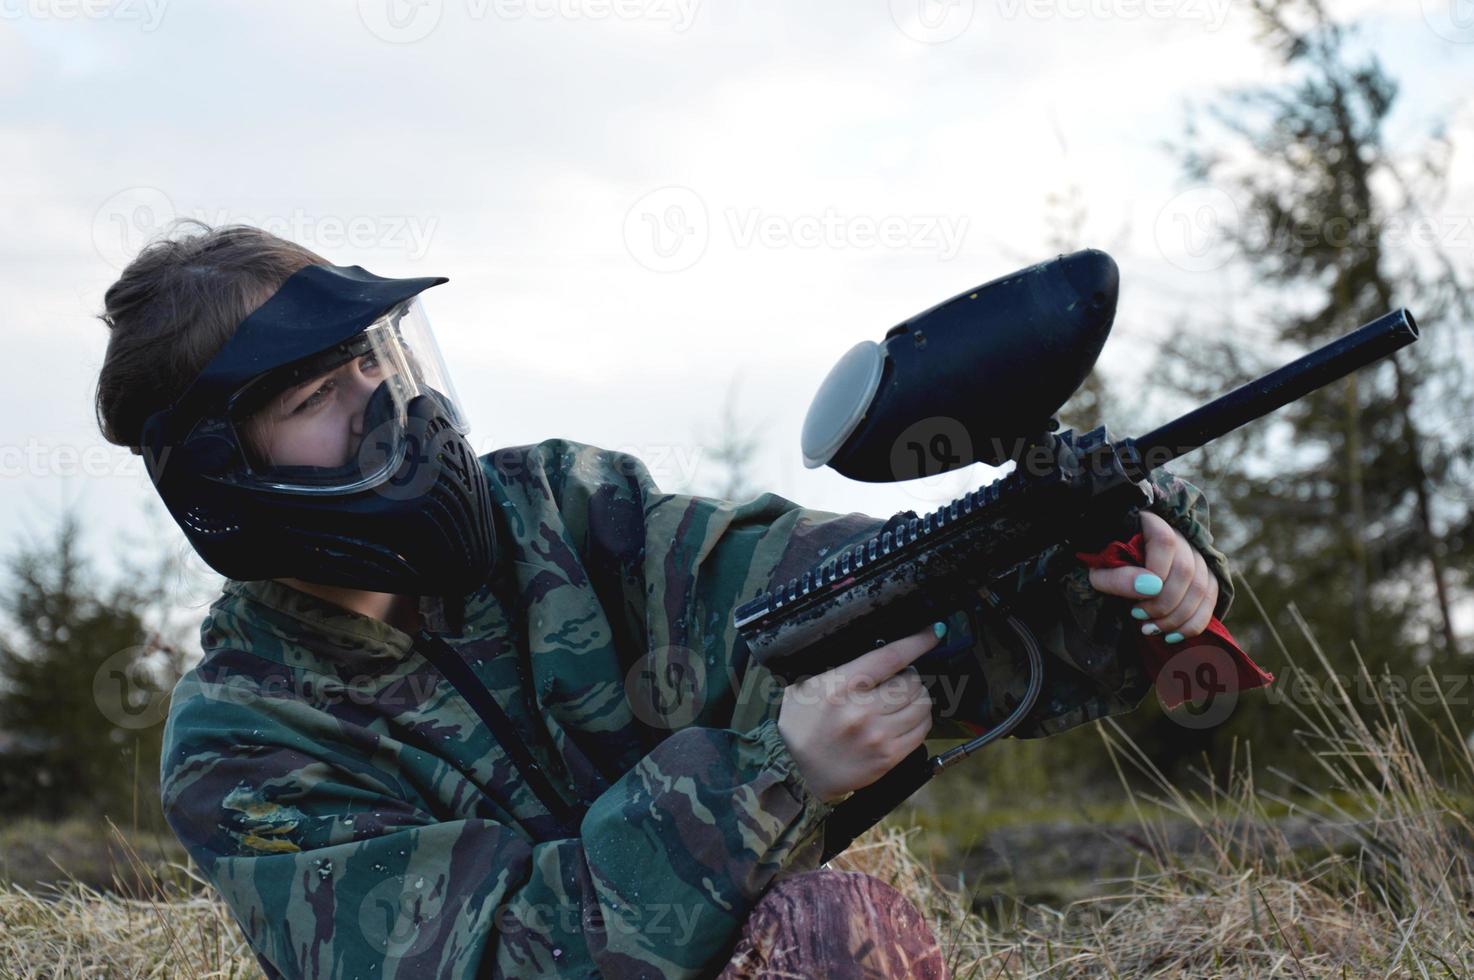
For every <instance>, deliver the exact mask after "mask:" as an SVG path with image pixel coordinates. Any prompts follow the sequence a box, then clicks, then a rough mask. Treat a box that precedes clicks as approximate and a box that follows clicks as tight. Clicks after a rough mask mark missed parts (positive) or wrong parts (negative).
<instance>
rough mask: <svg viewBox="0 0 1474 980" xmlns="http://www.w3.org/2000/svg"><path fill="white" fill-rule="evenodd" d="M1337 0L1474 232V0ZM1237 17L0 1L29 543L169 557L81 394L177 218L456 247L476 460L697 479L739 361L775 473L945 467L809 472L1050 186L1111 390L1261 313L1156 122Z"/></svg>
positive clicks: (702, 482) (136, 483)
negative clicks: (620, 453)
mask: <svg viewBox="0 0 1474 980" xmlns="http://www.w3.org/2000/svg"><path fill="white" fill-rule="evenodd" d="M1331 6H1332V9H1333V10H1339V11H1343V12H1345V13H1347V14H1356V15H1359V16H1362V17H1363V18H1364V19H1365V25H1366V27H1365V30H1366V37H1367V38H1368V41H1369V43H1371V44H1373V45H1374V46H1375V48H1376V50H1377V53H1378V55H1379V56H1380V57H1381V58H1382V60H1383V62H1384V64H1385V66H1386V67H1387V69H1388V70H1389V72H1390V73H1391V74H1392V75H1393V76H1394V77H1396V78H1397V79H1398V80H1399V81H1400V82H1401V83H1402V85H1403V96H1402V100H1401V103H1400V108H1399V112H1398V115H1397V116H1396V117H1395V118H1394V120H1393V126H1392V129H1391V135H1392V138H1393V140H1394V141H1398V140H1407V141H1409V145H1412V144H1414V143H1416V142H1418V141H1419V140H1420V139H1421V136H1422V134H1423V133H1425V132H1426V130H1427V128H1428V125H1429V121H1430V120H1432V119H1434V118H1437V117H1449V118H1451V119H1453V120H1454V122H1455V127H1456V128H1455V135H1456V137H1458V138H1461V139H1462V140H1463V144H1462V145H1463V150H1462V152H1461V155H1460V156H1459V157H1458V158H1457V159H1456V161H1455V173H1454V184H1455V188H1456V193H1455V195H1454V197H1453V199H1452V200H1451V201H1450V202H1449V205H1448V211H1447V212H1446V215H1445V216H1444V217H1447V218H1448V220H1449V221H1450V222H1453V221H1455V220H1456V219H1457V218H1458V216H1460V215H1462V216H1463V220H1464V221H1465V222H1467V221H1468V220H1469V215H1471V214H1474V206H1471V198H1474V160H1471V154H1470V147H1474V142H1471V141H1470V140H1469V139H1468V138H1469V137H1470V136H1471V135H1474V132H1471V131H1474V101H1471V100H1474V5H1471V0H1396V2H1392V0H1387V2H1381V0H1354V2H1348V3H1339V4H1336V3H1333V4H1332V5H1331ZM1252 35H1253V23H1252V19H1251V17H1250V11H1249V9H1248V5H1247V4H1246V3H1245V2H1243V0H948V2H941V0H890V2H887V0H863V2H855V0H848V2H840V0H821V2H808V3H802V4H798V3H780V2H778V0H767V2H750V0H726V2H720V3H719V2H718V0H416V2H405V0H362V2H358V3H354V2H348V0H335V2H317V3H302V2H300V0H273V2H266V0H251V2H243V0H242V2H219V0H217V2H212V3H195V4H184V3H169V2H168V0H136V2H134V0H124V2H115V3H107V2H103V0H0V106H3V111H0V161H3V163H0V166H3V177H4V179H3V180H0V218H3V222H0V227H3V229H4V233H3V239H0V252H3V264H0V285H3V295H4V298H5V304H6V309H7V311H8V322H7V327H6V337H7V338H8V339H9V340H10V341H11V342H12V348H11V349H10V351H9V352H8V357H6V358H5V359H4V362H3V370H4V372H5V385H4V391H3V395H0V398H3V400H4V401H3V407H4V411H3V412H0V465H3V476H4V479H0V536H3V540H4V542H5V544H6V551H7V553H8V552H10V551H13V550H14V547H15V546H16V545H17V544H18V543H19V542H20V541H22V540H24V535H25V533H26V531H25V529H26V528H38V529H39V530H40V531H42V532H45V531H47V530H49V529H50V527H51V526H52V523H53V522H54V520H55V519H56V517H57V515H59V514H60V512H61V511H62V509H63V508H64V507H67V506H75V507H77V508H78V509H80V511H81V512H82V513H83V514H84V515H85V517H86V519H87V539H86V543H87V546H88V548H89V550H90V551H91V552H92V553H93V554H95V555H97V556H98V557H99V558H100V559H102V560H103V561H104V562H105V563H111V562H112V560H113V558H114V557H115V556H116V555H117V554H118V553H120V552H121V551H123V550H124V549H127V548H136V547H138V546H139V545H140V544H141V543H142V540H143V539H141V538H140V537H139V536H141V535H149V534H152V537H151V538H150V539H148V541H149V543H147V544H142V546H144V547H157V548H159V549H161V550H162V549H172V550H174V551H176V552H177V551H179V550H181V549H183V548H184V545H183V541H184V539H183V536H182V534H180V533H179V532H178V531H177V529H176V528H175V527H174V526H173V525H172V523H168V522H167V519H166V518H162V517H161V515H162V513H163V512H162V508H161V507H160V506H158V505H156V504H155V503H154V496H153V490H152V488H151V487H150V486H149V484H148V480H147V477H146V476H145V474H144V473H143V470H142V467H141V465H139V461H138V460H137V458H136V457H133V456H131V455H129V454H128V453H127V452H126V451H123V450H115V449H112V448H111V447H107V448H104V447H106V443H104V442H103V441H102V439H101V437H100V436H99V434H98V433H97V431H96V426H95V424H94V422H93V415H92V402H91V398H92V394H93V387H94V385H95V381H96V376H97V371H98V368H99V366H100V364H101V360H102V354H103V350H104V346H105V343H106V330H105V328H104V327H103V326H102V325H101V324H100V323H99V322H98V321H96V320H94V319H92V317H93V315H94V314H95V313H96V312H98V310H99V309H100V307H101V301H102V295H103V292H104V290H105V289H106V287H107V286H108V284H109V283H110V282H112V280H113V279H114V278H115V277H116V274H117V272H118V271H119V270H120V269H121V267H122V265H123V264H125V263H126V261H127V260H128V259H129V258H130V257H131V256H132V254H133V253H135V252H136V251H137V249H138V248H139V246H141V245H142V244H143V242H144V241H146V240H147V238H148V237H149V235H151V234H153V233H154V232H156V231H158V230H159V229H160V228H161V227H162V226H163V225H164V224H165V223H166V221H167V220H168V219H169V218H171V217H174V216H194V217H199V218H203V219H205V220H207V221H210V222H211V223H218V222H224V221H246V222H250V223H255V224H260V225H263V226H265V227H268V228H270V229H271V230H273V231H276V232H278V233H280V234H283V235H286V236H287V237H291V238H295V239H297V240H298V241H301V242H302V243H303V244H305V245H308V246H309V247H312V248H314V249H316V250H317V251H320V252H322V253H323V254H324V255H326V256H327V257H328V258H329V259H331V260H332V261H334V262H337V263H340V264H354V263H357V264H361V265H363V266H365V267H366V268H368V269H370V270H372V271H374V272H377V273H379V274H382V275H389V276H411V275H446V276H449V277H450V279H451V281H450V283H448V284H447V285H444V286H441V287H438V288H437V289H435V290H434V291H433V292H431V293H429V294H427V297H426V303H427V306H428V309H429V312H430V315H431V317H432V321H433V323H434V326H435V329H436V332H437V335H438V337H439V339H440V343H441V347H442V349H443V350H444V352H445V354H446V356H447V358H448V360H449V362H450V365H451V370H452V373H453V376H454V379H455V382H456V385H457V387H458V388H459V391H460V394H461V396H462V399H463V400H464V401H465V402H466V403H467V405H468V407H469V410H470V413H471V416H472V421H473V424H474V433H473V441H474V442H475V444H476V446H477V448H478V449H479V450H482V451H489V450H490V449H492V448H495V447H498V446H508V445H518V444H523V443H528V442H536V441H540V440H542V439H545V438H549V437H555V436H557V437H565V438H569V439H574V440H578V441H581V442H586V443H592V444H594V445H599V446H604V447H608V448H619V449H624V450H627V451H630V452H633V453H635V454H636V455H639V456H641V457H642V458H644V459H645V460H646V461H647V463H649V465H650V466H651V469H652V471H653V472H654V473H655V476H656V478H657V480H658V482H659V483H660V484H661V485H662V486H663V487H665V488H666V489H670V490H699V489H703V488H707V487H710V486H713V485H714V484H715V483H716V482H717V481H719V480H720V477H721V472H720V469H719V467H716V466H715V464H714V463H713V462H712V461H711V460H710V459H709V457H707V455H706V452H707V449H706V447H707V446H708V445H709V443H710V437H711V435H712V434H713V433H715V432H716V430H717V428H718V423H719V420H720V417H721V410H722V403H723V400H724V397H725V394H726V392H727V391H728V390H729V389H730V388H731V386H732V385H734V384H735V385H736V389H735V390H736V394H737V400H736V406H737V414H738V418H739V420H740V422H741V423H742V424H743V425H744V426H748V427H755V428H760V429H761V431H762V433H763V440H764V441H763V449H762V452H761V455H760V458H759V459H758V460H757V462H756V465H755V469H754V473H753V483H754V484H755V485H756V486H758V487H759V488H761V489H768V490H774V491H776V492H779V493H782V494H783V495H784V496H787V497H790V498H791V499H793V500H796V501H798V502H800V503H802V504H804V505H806V506H811V507H817V508H822V509H827V510H838V511H849V510H863V511H866V512H868V513H872V514H875V515H884V514H888V513H890V512H891V511H893V510H896V509H899V508H903V507H910V508H914V509H917V510H921V509H924V508H925V507H929V506H932V505H933V504H935V503H937V502H939V501H940V500H941V499H945V497H946V496H947V495H948V493H949V492H950V491H951V490H954V489H958V488H959V487H958V484H957V481H956V480H953V481H948V482H947V485H946V486H944V487H942V488H940V489H939V488H936V487H931V486H918V485H916V484H909V485H890V486H866V485H861V484H855V483H852V482H850V481H847V480H845V479H844V478H842V477H840V476H839V475H838V474H835V473H832V472H830V471H827V470H821V471H808V470H805V469H804V468H803V466H802V464H801V462H800V461H799V456H798V431H799V426H800V424H801V422H802V419H803V415H804V411H805V409H806V407H807V405H808V402H809V398H810V396H811V395H812V394H813V392H814V390H815V388H816V387H817V385H818V383H819V382H820V380H822V378H823V377H824V375H825V373H826V372H827V371H828V369H829V367H830V365H831V364H832V363H833V362H834V361H835V360H836V359H837V358H838V356H839V355H840V354H842V353H843V352H844V351H845V350H846V349H848V348H849V347H850V346H852V345H853V344H854V343H856V342H857V341H859V340H862V339H867V338H868V339H877V340H878V339H879V338H880V337H881V335H882V334H883V333H884V331H885V330H886V329H887V328H888V327H890V326H891V325H892V324H894V323H895V322H897V321H899V320H901V319H904V318H905V317H907V316H909V315H911V314H914V313H916V312H919V311H920V310H922V309H924V308H926V307H928V306H930V305H932V304H933V303H935V302H937V301H939V300H941V299H944V298H946V297H948V296H950V295H952V294H954V293H957V292H959V291H961V290H963V289H966V288H968V287H971V286H974V285H976V284H978V283H981V282H983V281H986V280H988V279H992V278H995V277H997V276H999V275H1002V274H1004V273H1006V272H1009V271H1011V270H1013V269H1015V268H1018V267H1020V266H1023V265H1027V264H1030V263H1032V262H1036V261H1040V260H1042V259H1045V258H1048V257H1049V256H1050V255H1051V254H1052V253H1051V251H1050V247H1049V236H1048V229H1047V225H1046V221H1045V213H1046V211H1047V209H1048V207H1047V201H1048V199H1049V197H1050V195H1051V194H1059V193H1063V192H1066V191H1068V190H1069V188H1071V187H1077V188H1078V191H1079V195H1080V201H1081V202H1082V204H1083V206H1084V208H1085V212H1086V217H1085V224H1084V233H1083V235H1082V241H1081V244H1084V245H1093V246H1096V247H1101V248H1105V249H1106V250H1108V251H1109V252H1111V254H1112V255H1113V256H1114V257H1115V258H1116V260H1117V261H1118V263H1119V264H1120V266H1121V270H1122V293H1121V306H1120V315H1119V318H1118V322H1117V327H1116V333H1115V336H1114V337H1113V340H1112V343H1111V345H1110V347H1109V348H1108V350H1107V355H1106V365H1107V369H1108V370H1109V371H1111V372H1112V374H1113V376H1114V377H1119V378H1120V379H1121V380H1122V382H1123V384H1125V385H1127V387H1126V388H1125V389H1124V390H1127V391H1130V390H1133V388H1132V387H1131V386H1133V385H1134V386H1135V389H1134V390H1137V391H1142V392H1144V391H1145V390H1147V388H1148V387H1149V384H1150V379H1146V378H1142V377H1140V366H1141V365H1142V364H1144V363H1145V357H1146V356H1147V355H1148V354H1149V353H1150V348H1151V345H1152V343H1153V342H1154V340H1156V339H1157V338H1160V337H1161V336H1162V335H1163V333H1164V332H1165V330H1166V329H1167V327H1168V326H1169V325H1170V324H1171V323H1173V322H1174V321H1175V320H1176V319H1178V318H1182V317H1189V318H1191V319H1192V321H1193V322H1194V323H1199V324H1202V325H1203V327H1204V329H1210V328H1211V329H1221V328H1222V325H1223V324H1224V323H1225V322H1226V318H1232V317H1234V316H1242V318H1243V322H1244V326H1245V329H1244V332H1243V336H1244V337H1245V342H1246V343H1249V342H1252V340H1253V338H1254V336H1255V330H1254V327H1253V324H1252V323H1251V322H1250V320H1251V318H1250V313H1251V312H1252V311H1253V310H1254V306H1253V304H1252V300H1251V299H1250V298H1245V296H1244V289H1243V287H1242V284H1241V283H1236V282H1235V281H1234V280H1233V279H1232V277H1231V276H1228V275H1226V274H1225V271H1224V268H1223V260H1224V259H1225V258H1226V256H1224V255H1223V254H1221V250H1215V249H1214V248H1213V247H1212V242H1211V241H1207V240H1204V237H1203V236H1204V235H1207V234H1209V233H1208V232H1204V231H1203V228H1204V227H1207V226H1205V225H1204V224H1203V223H1202V221H1201V218H1202V215H1203V209H1204V207H1207V208H1209V209H1214V208H1216V209H1218V211H1217V212H1216V213H1219V214H1220V217H1221V211H1222V208H1223V207H1224V206H1225V205H1224V204H1223V199H1222V195H1221V191H1215V190H1214V189H1212V188H1194V187H1192V186H1190V185H1187V184H1185V183H1184V182H1183V181H1182V180H1181V178H1180V176H1179V173H1178V169H1177V167H1176V165H1175V164H1174V162H1173V160H1172V158H1171V157H1170V156H1169V155H1167V154H1166V153H1165V152H1163V150H1162V149H1161V143H1162V141H1164V140H1166V139H1176V138H1179V137H1180V136H1181V133H1182V119H1183V115H1182V106H1183V103H1184V100H1185V99H1188V98H1196V99H1204V98H1209V97H1211V96H1212V95H1213V94H1214V93H1215V92H1217V91H1220V90H1221V89H1223V88H1224V87H1227V86H1234V85H1244V84H1249V83H1254V82H1258V81H1263V80H1267V79H1270V78H1272V77H1273V76H1274V67H1273V65H1272V64H1270V63H1269V62H1268V61H1266V60H1265V57H1264V56H1263V55H1262V54H1261V53H1260V52H1259V51H1258V50H1257V49H1256V48H1255V47H1254V45H1253V38H1252ZM1226 206H1227V207H1232V204H1231V202H1230V203H1229V204H1228V205H1226ZM1209 224H1211V222H1210V223H1209ZM1450 229H1451V230H1450V231H1449V235H1450V239H1449V242H1448V244H1450V246H1451V247H1455V248H1457V247H1460V240H1459V237H1458V236H1459V234H1460V233H1459V232H1458V230H1457V229H1456V228H1454V227H1453V226H1452V225H1450ZM1462 235H1463V237H1462V245H1461V247H1462V249H1463V253H1462V254H1464V255H1465V256H1467V255H1468V254H1469V253H1470V251H1471V250H1474V227H1471V228H1469V229H1467V230H1465V231H1464V232H1463V233H1462ZM1210 237H1211V236H1210ZM1260 333H1261V335H1262V331H1261V332H1260ZM1141 398H1142V399H1143V400H1145V398H1146V395H1145V394H1142V395H1141ZM1144 403H1145V402H1144ZM1151 421H1160V419H1153V420H1151ZM988 475H989V474H987V473H985V472H981V471H980V468H976V469H974V470H973V471H970V472H969V474H968V475H966V476H965V477H962V478H961V479H962V481H963V482H965V483H969V484H971V483H976V482H978V481H981V480H982V479H984V478H985V477H987V476H988ZM150 511H152V512H153V513H154V514H155V516H156V517H159V518H160V520H161V521H162V522H160V523H156V524H155V531H153V532H150V531H148V530H147V529H148V527H149V524H148V521H147V518H146V515H147V514H148V513H149V512H150ZM130 537H131V538H133V539H136V542H137V543H135V544H134V545H128V544H126V542H127V541H128V540H129V539H130ZM207 591H208V590H207ZM210 597H211V596H210V595H203V596H195V595H182V597H181V601H185V602H207V601H208V599H209V598H210Z"/></svg>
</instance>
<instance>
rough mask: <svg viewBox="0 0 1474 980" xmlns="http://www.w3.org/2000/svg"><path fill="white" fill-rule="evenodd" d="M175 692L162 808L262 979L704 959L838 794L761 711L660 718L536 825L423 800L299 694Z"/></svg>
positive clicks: (190, 686) (641, 965) (578, 969)
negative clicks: (576, 829)
mask: <svg viewBox="0 0 1474 980" xmlns="http://www.w3.org/2000/svg"><path fill="white" fill-rule="evenodd" d="M175 696H176V699H179V700H178V703H177V704H176V709H175V711H174V712H173V713H172V714H171V719H170V723H169V729H170V731H169V733H168V734H167V735H166V738H167V742H166V745H167V746H168V754H167V756H166V759H165V764H164V785H163V799H164V806H165V812H166V814H167V816H168V818H169V822H170V824H171V826H172V827H173V828H174V830H175V832H176V833H177V834H178V835H179V837H180V839H181V840H182V841H183V842H184V843H185V845H186V847H187V848H188V849H189V851H190V853H191V855H192V856H193V857H194V858H195V859H196V860H197V861H198V862H200V864H201V866H202V867H203V869H204V871H205V872H206V874H207V876H208V877H209V879H210V881H211V882H212V883H213V884H214V885H215V887H216V888H217V889H218V890H219V891H220V893H221V895H222V896H223V897H224V899H225V900H226V902H227V904H228V905H229V906H230V908H231V910H232V912H233V913H234V915H235V917H236V919H237V921H238V922H239V923H240V925H241V927H242V930H243V931H244V933H245V935H246V938H247V939H248V940H249V942H250V944H251V946H252V948H253V949H254V950H255V951H256V954H257V957H258V959H259V960H260V962H261V964H262V966H263V968H264V969H265V971H266V972H267V974H268V975H269V976H272V977H277V976H285V977H301V976H311V977H335V978H344V980H346V978H350V977H377V978H382V980H396V978H420V977H467V978H469V977H472V976H486V975H491V976H519V977H522V976H555V975H556V976H592V975H599V974H602V975H606V976H639V977H660V976H669V977H685V976H692V975H695V974H696V973H698V972H701V971H703V970H706V969H707V968H709V966H710V965H711V963H712V961H713V958H714V957H720V955H721V953H722V952H723V951H724V949H725V948H727V947H728V946H730V944H731V942H732V941H733V940H734V939H735V936H736V934H737V932H738V930H739V929H740V926H741V923H742V921H743V918H744V917H745V915H746V912H747V911H748V909H749V907H750V906H749V904H748V903H749V901H750V900H752V899H755V898H756V896H757V895H758V894H759V893H760V892H761V890H762V889H763V888H764V887H765V886H766V884H767V882H768V880H769V879H770V878H771V877H772V876H773V875H774V874H775V873H776V872H777V870H778V869H780V868H781V867H782V866H784V865H785V863H787V862H788V861H789V860H790V859H792V857H793V855H794V854H795V853H796V852H797V851H799V850H802V849H809V850H814V851H816V850H817V847H818V840H817V834H816V831H817V830H818V829H819V827H820V822H821V820H822V817H823V816H824V815H825V814H826V813H827V807H826V806H825V805H824V804H822V803H820V802H819V801H817V800H815V799H814V798H812V797H811V796H809V795H808V794H807V792H806V790H805V789H804V787H803V786H802V784H801V783H800V782H799V781H798V780H797V778H796V777H795V774H794V772H793V769H792V761H791V758H790V757H789V756H788V754H787V751H786V749H785V747H784V745H783V742H782V739H781V738H780V737H779V735H778V732H777V728H776V724H775V723H773V722H771V721H769V722H764V723H762V724H759V725H757V726H756V727H754V728H753V729H752V730H750V731H747V732H740V733H739V732H736V731H731V730H721V729H710V728H690V729H686V730H683V731H680V732H677V733H675V734H672V735H670V736H669V737H668V738H666V739H665V740H664V741H662V742H661V743H660V744H659V745H658V746H656V748H655V749H654V750H653V751H651V752H650V753H649V754H648V755H647V756H646V757H645V758H644V759H643V760H641V761H640V762H639V763H638V764H637V765H636V766H635V767H634V768H633V769H631V770H630V771H629V772H627V773H625V774H624V775H623V777H621V778H620V779H618V780H617V781H616V782H615V783H614V784H613V785H612V786H611V787H610V788H609V789H608V791H606V792H605V793H604V794H603V795H601V796H600V797H599V798H598V799H597V800H596V801H595V802H594V804H593V805H592V808H591V809H590V810H589V811H588V813H587V815H586V816H585V817H584V819H583V822H582V826H581V828H580V836H579V837H577V838H569V839H556V840H550V841H542V842H534V841H533V840H531V839H529V838H528V837H527V836H526V835H525V834H523V833H522V832H520V831H519V830H517V829H516V828H515V827H513V826H511V825H510V824H508V823H503V822H500V821H498V820H495V819H444V818H443V816H441V817H437V816H436V815H432V814H431V813H428V812H426V810H425V808H423V807H422V806H421V805H419V804H417V803H416V802H415V800H416V793H415V791H414V789H413V787H412V786H409V785H399V782H400V781H401V779H402V778H404V777H403V774H402V773H400V772H396V771H394V770H392V769H385V768H381V767H379V766H377V765H376V763H377V762H381V761H382V760H380V759H378V758H377V754H376V753H375V752H374V751H373V749H372V746H371V745H369V744H366V743H360V744H351V743H343V742H340V741H339V739H340V738H341V732H342V730H343V729H342V726H341V725H340V724H338V722H337V721H336V720H335V719H332V718H328V717H326V716H324V715H321V714H320V713H319V712H315V711H313V710H312V709H310V708H308V707H307V706H304V705H302V704H300V703H286V702H283V703H282V704H280V705H270V706H266V707H265V708H259V707H252V708H249V709H247V708H242V707H239V706H237V704H234V703H232V701H235V702H239V701H241V700H242V699H239V698H236V699H231V698H229V697H225V698H222V697H220V696H218V692H217V694H216V695H209V694H206V693H205V692H204V691H203V690H202V685H201V684H200V683H199V682H197V681H189V680H187V681H186V682H185V683H183V684H181V686H180V687H179V689H177V691H176V695H175ZM257 700H258V701H259V699H257ZM809 863H812V860H810V861H809Z"/></svg>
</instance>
